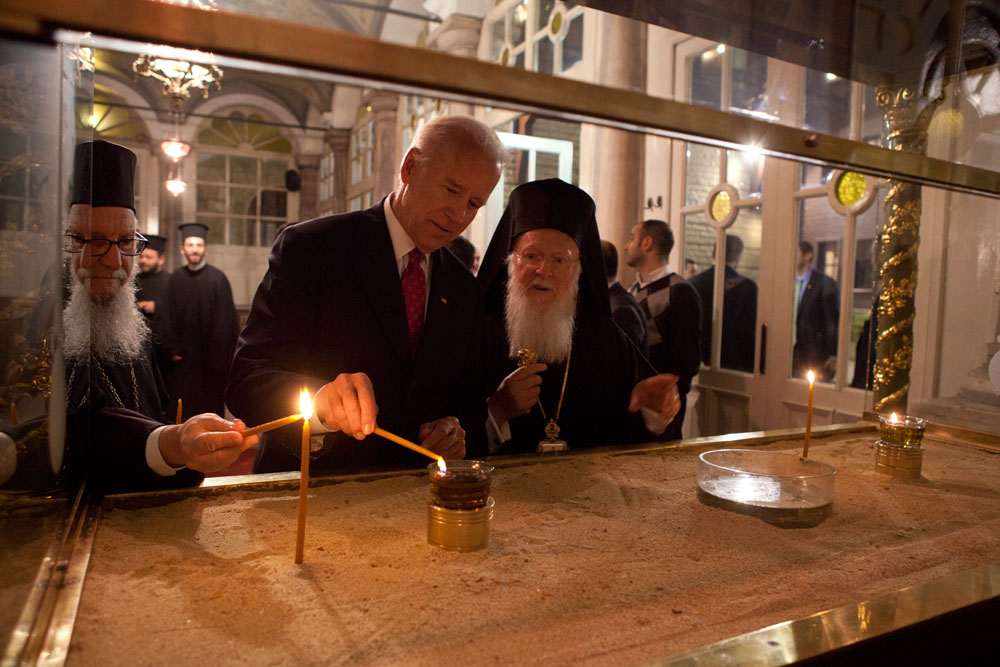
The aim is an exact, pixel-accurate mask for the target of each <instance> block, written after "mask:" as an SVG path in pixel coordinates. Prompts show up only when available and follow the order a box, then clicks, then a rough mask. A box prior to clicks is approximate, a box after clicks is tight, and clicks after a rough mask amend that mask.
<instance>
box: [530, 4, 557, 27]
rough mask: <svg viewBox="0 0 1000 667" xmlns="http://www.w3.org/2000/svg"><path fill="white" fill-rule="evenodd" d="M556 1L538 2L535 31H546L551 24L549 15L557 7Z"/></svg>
mask: <svg viewBox="0 0 1000 667" xmlns="http://www.w3.org/2000/svg"><path fill="white" fill-rule="evenodd" d="M555 4H556V2H555V0H536V2H535V6H536V7H537V8H538V10H537V11H538V15H537V16H536V17H535V30H544V29H545V26H547V25H548V24H549V14H551V13H552V8H553V7H555Z"/></svg>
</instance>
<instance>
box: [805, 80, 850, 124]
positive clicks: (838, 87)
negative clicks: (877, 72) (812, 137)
mask: <svg viewBox="0 0 1000 667" xmlns="http://www.w3.org/2000/svg"><path fill="white" fill-rule="evenodd" d="M805 104H806V112H805V126H806V127H807V128H808V129H810V130H816V131H817V132H823V133H824V134H832V135H834V136H838V137H846V136H848V135H849V134H850V130H851V82H850V81H848V80H847V79H844V78H841V77H839V76H835V75H833V74H829V73H826V72H818V71H816V70H812V69H810V70H806V100H805Z"/></svg>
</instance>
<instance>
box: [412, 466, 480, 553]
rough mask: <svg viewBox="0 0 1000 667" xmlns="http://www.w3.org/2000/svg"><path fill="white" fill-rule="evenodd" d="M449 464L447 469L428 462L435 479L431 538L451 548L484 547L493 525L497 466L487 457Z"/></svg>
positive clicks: (429, 524) (429, 525)
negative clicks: (491, 492) (494, 468)
mask: <svg viewBox="0 0 1000 667" xmlns="http://www.w3.org/2000/svg"><path fill="white" fill-rule="evenodd" d="M446 464H447V469H446V470H443V471H442V470H441V469H440V468H439V467H438V464H437V463H431V464H430V465H428V466H427V471H428V476H429V477H430V482H431V499H430V501H429V502H428V503H427V542H428V543H429V544H433V545H434V546H437V547H441V548H442V549H447V550H450V551H476V550H478V549H484V548H486V547H487V546H488V545H489V542H490V534H491V533H492V529H493V507H494V505H495V502H494V500H493V498H492V497H491V496H490V483H491V481H492V479H493V466H492V465H490V464H488V463H486V462H484V461H446Z"/></svg>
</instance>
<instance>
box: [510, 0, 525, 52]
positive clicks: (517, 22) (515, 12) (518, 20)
mask: <svg viewBox="0 0 1000 667" xmlns="http://www.w3.org/2000/svg"><path fill="white" fill-rule="evenodd" d="M527 21H528V0H524V1H523V2H519V3H518V4H516V5H514V8H513V9H511V12H510V43H511V44H513V45H514V46H515V47H516V46H517V45H518V44H521V43H522V42H524V35H525V29H526V27H527Z"/></svg>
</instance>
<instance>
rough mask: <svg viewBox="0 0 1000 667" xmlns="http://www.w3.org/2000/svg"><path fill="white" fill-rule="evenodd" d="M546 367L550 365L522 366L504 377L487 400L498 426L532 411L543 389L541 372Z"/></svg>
mask: <svg viewBox="0 0 1000 667" xmlns="http://www.w3.org/2000/svg"><path fill="white" fill-rule="evenodd" d="M546 368H548V366H546V365H545V364H529V365H527V366H521V367H520V368H518V369H516V370H515V371H514V372H512V373H511V374H510V375H508V376H507V377H505V378H504V379H503V382H501V383H500V386H499V387H498V388H497V390H496V392H494V393H493V396H491V397H490V399H489V400H488V401H487V402H486V405H487V407H488V408H489V411H490V414H491V415H493V419H494V421H496V423H497V425H498V426H502V425H504V424H506V423H507V422H508V421H510V420H511V419H514V418H515V417H520V416H521V415H526V414H528V413H529V412H531V408H533V407H534V405H535V403H537V402H538V395H539V394H540V393H541V391H542V376H541V375H540V373H542V372H543V371H544V370H545V369H546Z"/></svg>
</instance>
